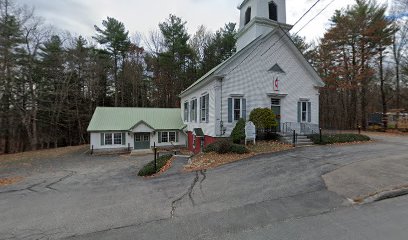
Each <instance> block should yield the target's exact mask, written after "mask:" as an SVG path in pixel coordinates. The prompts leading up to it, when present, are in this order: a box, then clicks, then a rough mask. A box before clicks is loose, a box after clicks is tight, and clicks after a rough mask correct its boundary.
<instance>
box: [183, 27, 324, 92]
mask: <svg viewBox="0 0 408 240" xmlns="http://www.w3.org/2000/svg"><path fill="white" fill-rule="evenodd" d="M278 31H279V32H280V33H281V34H283V35H284V36H283V37H282V38H279V41H282V40H283V39H286V40H287V41H286V42H287V43H288V45H289V49H291V50H292V53H293V54H294V55H296V56H297V58H298V59H299V60H300V61H301V62H302V64H303V66H304V67H305V68H306V70H307V71H308V72H309V73H310V74H311V75H312V76H313V80H314V81H315V84H316V86H318V87H323V86H324V85H325V84H324V82H323V81H322V79H321V78H320V76H319V74H318V73H317V72H316V70H315V69H314V68H313V67H312V65H310V63H309V62H308V61H307V60H306V58H305V57H304V56H303V54H302V53H301V51H300V50H299V49H298V48H297V47H296V45H295V43H294V42H293V40H292V39H291V38H290V37H289V36H288V34H287V33H285V32H284V31H282V30H281V29H280V28H276V29H274V30H273V31H271V32H270V33H268V34H266V35H263V36H262V35H261V36H259V37H258V38H256V39H255V40H253V41H252V42H251V43H249V44H248V45H247V46H245V47H244V48H243V49H241V50H240V51H238V52H236V53H235V54H233V55H232V56H231V57H230V58H228V59H227V60H225V61H224V62H222V63H221V64H219V65H218V66H216V67H215V68H213V69H211V70H210V71H209V72H207V73H206V74H205V75H204V76H202V77H201V78H200V79H198V80H197V81H196V82H194V83H193V84H192V85H191V86H189V87H188V88H187V89H186V90H184V91H183V92H181V93H180V95H179V97H183V96H185V95H186V94H188V93H189V92H190V91H191V90H193V89H195V88H197V87H200V86H201V84H205V83H207V82H210V81H212V80H214V79H215V78H217V77H224V76H225V73H224V72H223V70H224V69H225V68H227V67H233V66H234V65H233V64H234V63H235V66H238V65H239V64H241V63H242V61H235V60H240V59H245V58H246V57H247V56H249V55H251V54H252V53H253V52H255V50H256V49H257V48H258V46H259V45H261V44H264V43H265V42H267V41H266V40H267V38H269V37H271V36H272V35H273V34H276V33H277V32H278Z"/></svg>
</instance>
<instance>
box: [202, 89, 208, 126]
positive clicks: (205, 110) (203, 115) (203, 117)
mask: <svg viewBox="0 0 408 240" xmlns="http://www.w3.org/2000/svg"><path fill="white" fill-rule="evenodd" d="M207 96H208V97H207ZM206 99H207V100H208V101H210V95H209V94H208V93H207V94H204V95H202V96H201V97H200V122H202V123H205V122H207V111H209V109H207V108H206V106H207V105H208V107H210V103H209V102H208V104H207V102H205V101H203V100H206ZM203 103H204V105H203Z"/></svg>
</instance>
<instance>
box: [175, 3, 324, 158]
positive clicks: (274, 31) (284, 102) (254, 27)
mask: <svg viewBox="0 0 408 240" xmlns="http://www.w3.org/2000/svg"><path fill="white" fill-rule="evenodd" d="M238 9H239V10H240V27H239V32H238V36H237V52H236V53H235V54H234V55H233V56H232V57H231V58H229V59H228V60H226V61H225V62H223V63H221V64H220V65H218V66H217V67H215V68H214V69H212V70H211V71H210V72H208V73H207V74H206V75H204V76H203V77H201V78H200V79H199V80H197V81H196V82H195V83H194V84H192V85H191V86H190V87H188V88H187V89H186V90H185V91H183V92H182V93H181V94H180V98H181V105H182V106H181V115H182V120H183V122H184V123H185V124H186V128H185V129H184V131H185V132H186V134H187V137H188V138H187V139H188V143H187V145H188V147H189V149H190V150H191V151H193V152H199V151H200V150H201V148H202V147H203V146H205V145H207V144H209V143H212V142H214V141H216V139H218V138H224V137H229V136H230V134H231V131H232V130H233V128H234V127H235V124H236V122H237V121H238V120H239V119H240V118H244V119H246V120H248V118H249V114H250V112H251V111H252V110H253V109H255V108H271V109H272V110H273V111H274V113H275V114H276V115H277V118H278V122H279V127H278V131H280V132H291V131H293V130H296V131H297V132H298V133H309V132H311V131H317V129H318V128H319V125H318V124H319V88H321V87H323V86H324V83H323V81H322V80H321V78H320V77H319V75H318V74H317V73H316V71H315V70H314V68H313V67H312V66H311V65H310V64H309V63H308V62H307V60H306V59H305V58H304V56H303V55H302V53H301V52H300V51H299V50H298V49H297V47H296V46H295V44H294V43H293V41H292V40H291V38H290V37H289V33H288V31H289V30H290V28H291V25H288V24H287V23H286V3H285V0H273V1H271V0H245V1H244V2H243V3H242V4H241V5H240V6H239V7H238Z"/></svg>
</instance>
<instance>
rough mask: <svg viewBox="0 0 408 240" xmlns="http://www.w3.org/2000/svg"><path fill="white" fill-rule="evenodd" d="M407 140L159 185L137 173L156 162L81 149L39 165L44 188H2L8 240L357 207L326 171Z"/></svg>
mask: <svg viewBox="0 0 408 240" xmlns="http://www.w3.org/2000/svg"><path fill="white" fill-rule="evenodd" d="M401 142H402V143H401ZM407 144H408V142H407V138H391V137H387V138H384V137H379V138H378V141H377V142H375V143H371V144H362V145H350V146H323V147H308V148H298V149H295V150H292V151H289V152H284V153H276V154H270V155H263V156H257V157H255V158H252V159H249V160H246V161H241V162H236V163H233V164H229V165H226V166H223V167H220V168H217V169H214V170H209V171H206V172H205V171H200V172H193V173H182V174H178V173H172V174H166V175H164V176H161V177H158V178H154V179H143V178H139V177H137V176H136V172H137V170H138V169H139V168H140V167H141V166H142V163H144V162H146V161H147V160H148V159H145V160H141V159H133V158H123V157H119V156H118V157H112V156H107V157H91V156H86V155H83V154H81V153H77V154H74V155H72V156H66V157H65V158H63V159H54V160H50V161H55V164H51V165H52V167H50V166H48V167H49V169H48V170H47V166H46V167H45V168H41V167H39V169H42V170H40V171H38V174H37V173H36V174H33V177H32V178H33V179H37V180H38V181H32V182H31V184H38V185H35V186H32V185H29V184H26V185H25V186H18V187H20V188H19V189H20V190H19V191H13V189H10V188H8V189H4V188H0V192H2V193H0V212H1V217H2V221H1V222H0V239H41V237H42V239H57V238H63V237H66V238H68V239H220V238H222V236H224V235H225V234H226V233H228V234H234V233H238V232H242V231H246V230H249V229H255V228H262V227H265V226H268V225H270V224H271V223H274V222H285V221H287V220H290V219H298V218H303V217H307V216H316V215H321V214H328V213H332V212H335V211H338V210H339V209H344V208H348V207H349V202H348V201H347V200H346V199H345V198H344V197H342V196H340V195H337V194H336V193H334V192H331V191H328V190H327V188H326V186H325V183H324V181H323V179H322V175H324V174H327V173H330V172H332V171H334V170H336V169H339V168H341V167H343V166H346V165H348V164H351V163H353V162H359V161H364V160H366V159H370V158H386V157H389V156H390V155H391V154H392V155H393V156H394V157H397V156H399V157H401V158H404V157H406V154H407V151H406V149H407ZM75 159H76V160H75ZM60 162H62V163H61V164H60ZM45 165H46V164H45ZM40 166H42V165H41V164H40ZM0 173H1V172H0ZM44 181H45V182H44ZM20 185H21V184H20ZM15 187H16V186H13V188H15ZM29 188H31V189H29ZM14 190H18V189H14ZM32 190H34V191H32Z"/></svg>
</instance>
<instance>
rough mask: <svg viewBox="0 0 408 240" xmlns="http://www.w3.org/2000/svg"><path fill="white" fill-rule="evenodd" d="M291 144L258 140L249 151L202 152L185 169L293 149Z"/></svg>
mask: <svg viewBox="0 0 408 240" xmlns="http://www.w3.org/2000/svg"><path fill="white" fill-rule="evenodd" d="M292 148H293V147H292V146H291V145H289V144H283V143H280V142H275V141H258V142H257V143H256V145H248V149H249V151H250V152H249V153H244V154H237V153H227V154H218V153H216V152H208V153H201V154H198V155H196V156H194V157H193V158H192V161H191V164H188V165H186V166H184V170H185V171H198V170H204V169H209V168H216V167H218V166H221V165H224V164H228V163H232V162H236V161H239V160H243V159H247V158H250V157H253V156H256V155H259V154H262V153H273V152H280V151H285V150H288V149H292Z"/></svg>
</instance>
